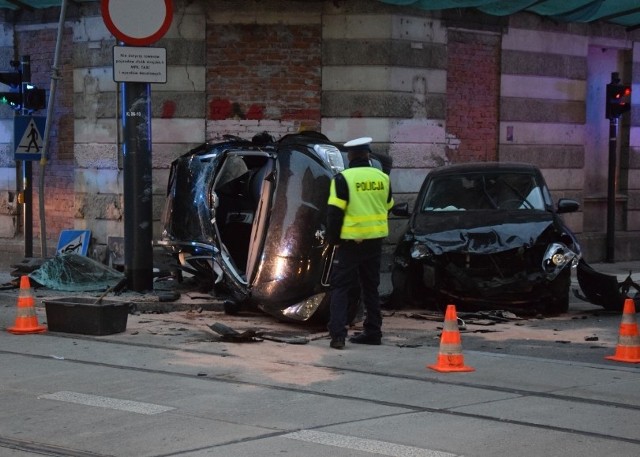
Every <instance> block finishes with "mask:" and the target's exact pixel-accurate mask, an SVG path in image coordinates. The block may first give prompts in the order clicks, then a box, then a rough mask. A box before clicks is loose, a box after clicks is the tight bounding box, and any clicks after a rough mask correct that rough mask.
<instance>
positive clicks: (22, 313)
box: [7, 276, 47, 334]
mask: <svg viewBox="0 0 640 457" xmlns="http://www.w3.org/2000/svg"><path fill="white" fill-rule="evenodd" d="M46 330H47V327H46V326H44V325H39V324H38V316H36V309H35V306H34V299H33V295H32V294H31V284H30V283H29V277H28V276H22V277H21V278H20V293H19V295H18V311H17V315H16V323H15V325H14V326H13V327H8V328H7V331H8V332H11V333H16V334H24V333H42V332H44V331H46Z"/></svg>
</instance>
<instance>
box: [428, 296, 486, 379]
mask: <svg viewBox="0 0 640 457" xmlns="http://www.w3.org/2000/svg"><path fill="white" fill-rule="evenodd" d="M427 368H431V369H432V370H436V371H441V372H450V371H475V368H471V367H468V366H465V364H464V356H463V355H462V340H461V339H460V331H459V330H458V316H457V314H456V307H455V305H447V311H446V312H445V315H444V327H443V328H442V336H441V337H440V352H439V353H438V361H437V362H436V363H435V365H427Z"/></svg>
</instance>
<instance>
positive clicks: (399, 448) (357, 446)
mask: <svg viewBox="0 0 640 457" xmlns="http://www.w3.org/2000/svg"><path fill="white" fill-rule="evenodd" d="M282 436H283V437H285V438H290V439H292V440H298V441H306V442H309V443H316V444H324V445H326V446H335V447H340V448H345V449H353V450H354V451H364V452H370V453H372V454H379V455H388V456H390V457H456V455H457V454H450V453H448V452H440V451H434V450H432V449H423V448H419V447H413V446H404V445H402V444H394V443H388V442H386V441H377V440H368V439H364V438H356V437H354V436H346V435H338V434H336V433H326V432H318V431H314V430H300V431H299V432H293V433H287V434H286V435H282Z"/></svg>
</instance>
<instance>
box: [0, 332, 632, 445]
mask: <svg viewBox="0 0 640 457" xmlns="http://www.w3.org/2000/svg"><path fill="white" fill-rule="evenodd" d="M63 337H64V336H63ZM74 339H78V336H77V335H74ZM82 339H86V340H92V339H91V338H82ZM105 342H106V343H109V344H123V343H122V342H118V341H104V340H103V341H101V343H105ZM127 345H128V346H133V347H138V348H149V349H159V350H163V351H171V352H182V353H184V352H186V353H191V354H199V355H208V356H220V357H233V356H229V355H228V354H217V353H212V352H211V351H201V350H197V349H188V348H179V347H170V346H169V347H168V346H166V345H153V344H147V343H142V344H132V343H127ZM0 354H6V355H12V356H19V357H27V358H32V359H41V360H42V359H51V356H50V355H41V354H25V353H22V352H19V351H10V350H0ZM63 362H65V363H71V364H76V365H86V366H92V367H101V368H109V369H117V370H126V371H135V372H140V373H146V374H153V375H159V376H169V377H176V378H183V379H193V378H194V377H197V379H198V380H199V381H202V382H212V383H226V384H237V385H244V386H251V387H256V388H262V389H270V390H278V391H283V392H291V393H294V394H298V395H299V394H305V395H312V396H317V397H323V398H333V399H339V400H348V401H357V402H363V403H370V404H374V405H379V406H386V407H394V408H399V409H402V410H403V411H402V412H400V413H395V414H392V416H393V415H397V416H402V415H407V414H415V413H425V412H426V413H433V414H445V415H449V416H457V417H461V418H462V417H463V418H470V419H477V420H483V421H490V422H496V423H503V424H510V425H514V426H522V427H530V428H535V429H539V430H546V431H553V432H559V433H568V434H572V435H579V436H583V437H590V438H596V439H601V440H611V441H616V442H626V443H630V444H633V445H640V438H630V437H625V436H613V435H609V434H606V433H599V432H596V431H585V430H580V429H576V428H571V427H564V426H558V425H550V424H541V423H539V422H532V421H523V420H517V419H509V418H500V417H495V416H491V415H486V414H476V413H469V412H464V411H459V410H455V408H451V409H449V408H433V407H425V406H421V405H415V404H410V403H406V402H394V401H388V400H384V399H372V398H367V397H364V396H356V395H344V394H337V393H332V392H326V391H319V390H313V389H309V388H305V387H302V386H293V385H278V384H272V383H266V382H258V381H247V380H242V379H236V378H233V377H229V376H228V375H224V376H217V375H210V374H206V375H203V374H202V373H200V374H197V375H195V374H193V373H183V372H176V371H171V370H164V369H157V368H148V367H136V366H131V365H126V364H115V363H106V362H100V361H96V360H82V359H74V358H67V357H65V358H64V360H63ZM273 363H276V364H281V365H286V366H287V367H292V369H293V368H294V367H296V366H298V367H303V368H304V367H305V366H306V367H310V368H311V367H313V368H322V369H326V370H335V371H337V372H343V373H353V374H362V375H367V376H373V377H380V378H386V379H398V380H399V381H413V382H424V383H429V384H438V385H449V386H456V387H465V388H471V389H479V390H484V391H489V392H496V393H501V394H508V395H513V396H515V397H528V398H533V399H536V398H539V399H551V400H557V401H563V402H569V403H571V404H574V405H580V404H581V405H592V406H601V407H611V408H616V409H617V410H619V411H622V410H626V411H632V412H637V411H640V405H633V404H627V403H624V402H620V401H610V400H603V399H597V398H583V397H578V396H574V395H568V394H564V393H561V392H549V391H547V392H541V391H537V390H527V389H521V388H511V387H504V386H493V385H487V384H481V383H474V382H469V381H462V380H451V379H442V378H441V377H436V376H434V377H430V376H428V375H425V376H412V375H407V374H394V373H387V372H382V371H379V370H375V369H366V370H364V369H358V368H354V367H344V366H332V365H328V364H319V363H293V364H292V363H291V362H273ZM385 417H389V416H388V415H385ZM290 432H291V430H286V431H282V434H285V433H290ZM270 436H273V435H272V434H270ZM259 439H262V437H261V436H256V437H253V438H248V440H249V441H251V440H259ZM0 447H5V448H11V449H24V450H27V451H29V452H34V453H36V454H37V453H38V451H41V453H42V454H43V455H53V456H60V457H85V456H86V457H90V456H93V457H102V455H101V454H92V453H86V452H83V451H75V450H73V449H64V448H57V447H52V446H48V445H45V444H43V445H42V448H41V449H40V448H39V447H38V443H34V442H33V441H24V442H23V441H20V440H16V439H13V438H11V439H9V438H3V437H1V436H0ZM167 455H170V454H167Z"/></svg>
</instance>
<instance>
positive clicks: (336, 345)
mask: <svg viewBox="0 0 640 457" xmlns="http://www.w3.org/2000/svg"><path fill="white" fill-rule="evenodd" d="M329 346H330V347H332V348H333V349H344V338H331V343H329Z"/></svg>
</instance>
